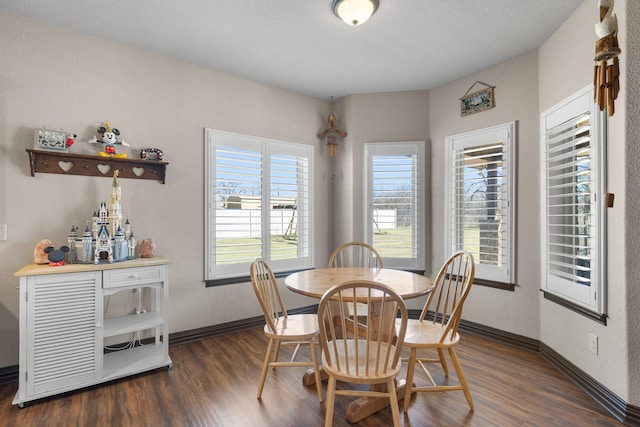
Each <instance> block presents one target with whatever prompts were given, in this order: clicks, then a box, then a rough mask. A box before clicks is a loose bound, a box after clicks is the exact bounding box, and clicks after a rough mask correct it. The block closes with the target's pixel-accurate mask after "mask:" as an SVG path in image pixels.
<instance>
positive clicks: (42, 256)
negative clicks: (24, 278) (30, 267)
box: [33, 239, 53, 264]
mask: <svg viewBox="0 0 640 427" xmlns="http://www.w3.org/2000/svg"><path fill="white" fill-rule="evenodd" d="M51 245H53V243H52V242H51V240H49V239H42V240H40V241H39V242H38V244H36V247H35V249H34V250H33V262H34V263H35V264H47V263H48V262H49V259H48V258H47V254H46V253H45V251H44V248H48V247H49V246H51Z"/></svg>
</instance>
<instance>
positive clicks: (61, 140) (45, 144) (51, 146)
mask: <svg viewBox="0 0 640 427" xmlns="http://www.w3.org/2000/svg"><path fill="white" fill-rule="evenodd" d="M33 148H34V149H36V150H49V151H58V152H62V153H68V152H69V147H68V146H67V133H66V132H62V131H58V130H48V129H44V128H42V129H37V130H36V134H35V139H34V144H33Z"/></svg>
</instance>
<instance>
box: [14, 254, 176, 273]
mask: <svg viewBox="0 0 640 427" xmlns="http://www.w3.org/2000/svg"><path fill="white" fill-rule="evenodd" d="M164 264H171V260H169V259H167V258H164V257H161V256H155V257H153V258H136V259H132V260H128V261H120V262H114V263H113V264H109V263H100V264H65V265H61V266H57V267H51V266H49V265H48V264H28V265H25V266H24V267H22V268H21V269H20V270H18V271H16V272H15V273H13V275H14V276H17V277H20V276H38V275H43V274H60V273H79V272H83V271H101V270H115V269H118V268H132V267H148V266H153V265H164Z"/></svg>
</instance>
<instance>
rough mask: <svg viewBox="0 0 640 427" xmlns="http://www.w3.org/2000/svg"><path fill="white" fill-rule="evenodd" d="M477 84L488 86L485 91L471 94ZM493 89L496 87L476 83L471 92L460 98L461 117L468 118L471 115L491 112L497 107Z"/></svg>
mask: <svg viewBox="0 0 640 427" xmlns="http://www.w3.org/2000/svg"><path fill="white" fill-rule="evenodd" d="M477 84H481V85H483V86H486V88H485V89H482V90H478V91H475V92H471V89H473V88H474V87H475V86H476V85H477ZM493 89H495V86H489V85H488V84H486V83H482V82H475V83H474V84H472V85H471V87H470V88H469V90H467V91H466V92H465V94H464V95H462V98H460V115H461V116H463V117H464V116H468V115H469V114H473V113H477V112H479V111H484V110H490V109H492V108H493V107H495V98H494V97H493Z"/></svg>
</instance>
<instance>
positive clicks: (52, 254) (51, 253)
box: [44, 246, 69, 267]
mask: <svg viewBox="0 0 640 427" xmlns="http://www.w3.org/2000/svg"><path fill="white" fill-rule="evenodd" d="M67 252H69V247H68V246H60V249H55V248H54V247H53V246H47V247H46V248H44V253H46V254H47V258H48V259H49V265H50V266H51V267H59V266H61V265H64V254H66V253H67Z"/></svg>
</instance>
